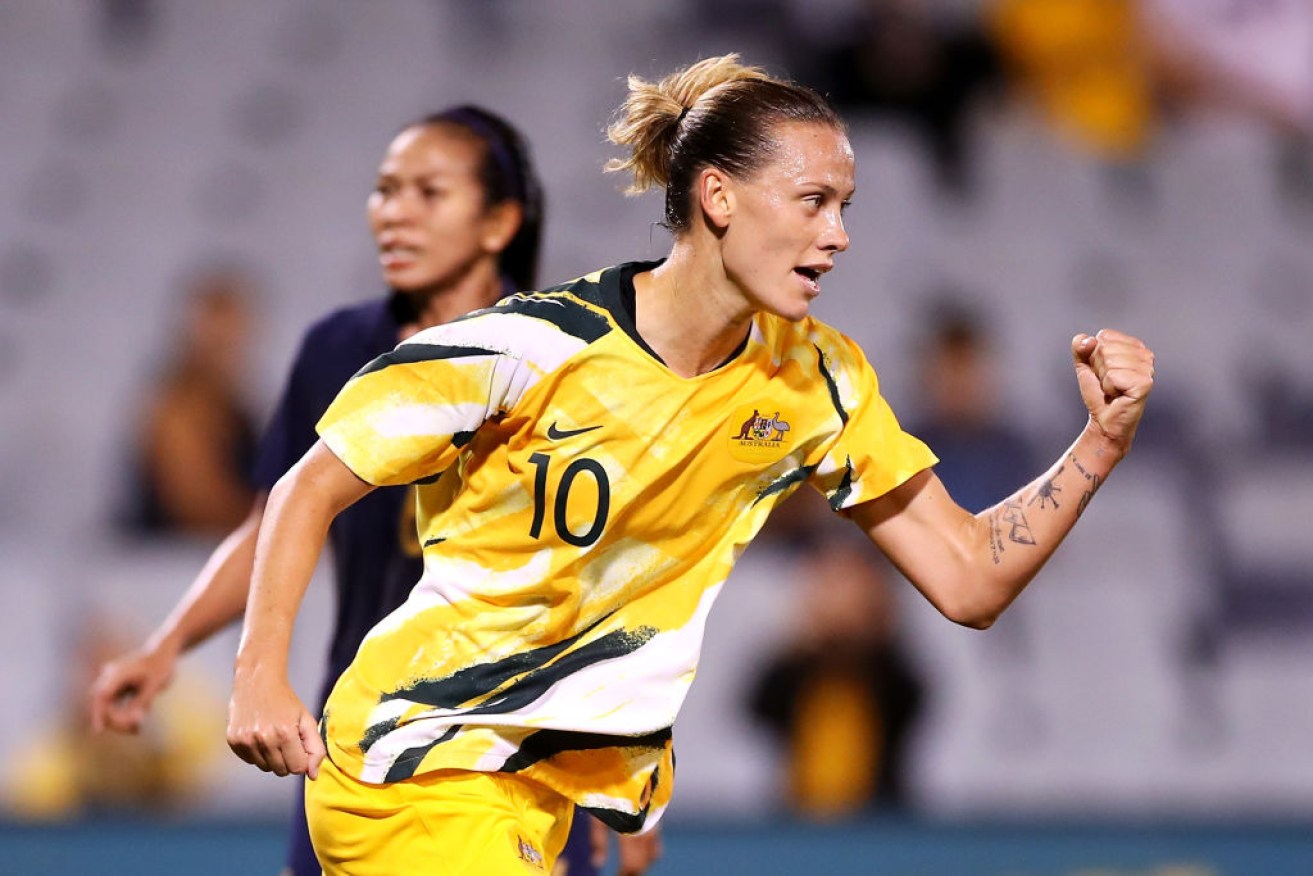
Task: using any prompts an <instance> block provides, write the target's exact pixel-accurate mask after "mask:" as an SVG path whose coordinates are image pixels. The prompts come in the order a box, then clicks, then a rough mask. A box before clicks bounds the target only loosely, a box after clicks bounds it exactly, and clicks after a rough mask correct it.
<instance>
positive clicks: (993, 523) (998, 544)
mask: <svg viewBox="0 0 1313 876" xmlns="http://www.w3.org/2000/svg"><path fill="white" fill-rule="evenodd" d="M998 518H999V512H998V511H997V510H995V511H992V512H991V513H990V515H989V552H990V554H992V555H993V557H994V565H996V566H997V565H998V564H999V563H1001V562H1003V539H1002V535H1001V533H1000V532H999V526H998Z"/></svg>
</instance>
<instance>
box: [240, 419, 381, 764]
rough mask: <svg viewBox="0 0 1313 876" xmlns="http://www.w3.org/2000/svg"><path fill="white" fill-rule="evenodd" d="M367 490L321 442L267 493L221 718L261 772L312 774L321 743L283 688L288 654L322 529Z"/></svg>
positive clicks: (307, 717) (302, 709)
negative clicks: (229, 691) (227, 699)
mask: <svg viewBox="0 0 1313 876" xmlns="http://www.w3.org/2000/svg"><path fill="white" fill-rule="evenodd" d="M372 489H373V487H372V486H371V485H369V484H368V483H366V482H365V481H363V480H361V479H360V478H358V477H357V476H356V475H355V474H354V473H353V472H352V471H351V469H349V468H347V466H346V465H345V464H344V463H343V462H342V461H341V460H339V459H338V458H337V457H336V456H335V455H334V454H333V452H332V451H331V450H329V449H328V447H327V445H325V444H324V443H323V442H322V441H321V442H318V443H316V444H315V445H314V446H313V447H312V448H310V451H309V452H308V453H306V455H305V456H304V457H302V459H301V461H300V462H298V463H297V464H296V465H295V466H293V467H292V469H291V470H290V471H289V472H288V473H287V474H286V475H284V476H283V477H282V478H280V479H279V481H278V483H277V484H275V485H274V488H273V491H272V492H271V493H270V494H269V503H268V506H267V508H266V509H265V514H264V522H263V523H262V524H261V526H260V535H259V540H258V542H257V544H256V551H255V571H254V574H253V575H252V577H251V592H250V596H249V598H248V600H247V606H246V621H245V623H244V625H243V628H242V639H241V643H240V645H239V646H238V649H237V660H236V664H235V669H234V673H233V695H232V702H231V704H230V707H229V712H228V744H229V746H230V747H231V748H232V749H233V751H234V752H236V754H237V755H238V757H240V758H241V759H242V760H245V761H247V762H248V763H252V764H255V765H256V766H258V767H259V768H260V769H262V770H266V771H268V772H273V773H276V774H278V775H280V776H282V775H287V774H288V773H306V774H307V775H309V776H310V777H311V778H314V777H315V776H317V775H318V767H319V761H320V760H321V759H322V758H323V753H324V747H323V742H322V741H321V740H320V738H319V734H318V731H317V730H316V722H315V719H314V718H313V717H311V716H310V714H309V712H308V711H307V710H306V708H305V706H304V704H302V702H301V701H300V699H299V698H298V697H297V696H296V693H295V692H294V691H293V690H292V687H291V683H290V682H289V681H288V678H287V657H288V651H289V649H290V648H291V643H292V630H293V627H294V626H295V623H296V614H297V611H298V610H299V608H300V605H301V600H302V598H303V597H304V596H305V591H306V587H307V586H308V585H309V583H310V578H311V576H312V575H313V574H314V570H315V565H316V564H317V562H318V560H319V554H320V553H321V551H322V550H323V547H324V542H325V541H326V540H327V537H328V526H329V524H330V523H332V521H333V518H334V517H336V516H337V515H338V514H339V513H341V512H342V511H343V510H345V509H346V508H348V507H350V506H351V505H352V504H353V503H355V502H357V501H359V500H360V499H361V498H362V497H364V496H365V495H366V494H367V493H368V492H369V491H370V490H372Z"/></svg>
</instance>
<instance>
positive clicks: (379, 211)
mask: <svg viewBox="0 0 1313 876" xmlns="http://www.w3.org/2000/svg"><path fill="white" fill-rule="evenodd" d="M377 197H378V201H377V203H376V204H375V205H374V211H373V212H374V216H375V218H376V219H377V221H378V223H379V224H380V225H383V226H390V225H399V224H402V223H404V222H406V221H408V220H409V219H410V218H411V217H412V216H413V215H414V210H413V209H412V207H413V202H414V199H413V198H410V197H408V196H407V195H406V193H405V192H393V193H391V194H388V195H379V196H377Z"/></svg>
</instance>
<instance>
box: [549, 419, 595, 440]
mask: <svg viewBox="0 0 1313 876" xmlns="http://www.w3.org/2000/svg"><path fill="white" fill-rule="evenodd" d="M600 428H602V427H601V426H586V427H584V428H583V429H558V428H556V421H555V420H553V421H552V424H551V425H550V426H548V427H547V437H548V438H550V439H552V440H553V441H560V440H561V439H562V438H572V437H574V436H575V435H582V434H584V433H585V432H591V431H593V430H594V429H600Z"/></svg>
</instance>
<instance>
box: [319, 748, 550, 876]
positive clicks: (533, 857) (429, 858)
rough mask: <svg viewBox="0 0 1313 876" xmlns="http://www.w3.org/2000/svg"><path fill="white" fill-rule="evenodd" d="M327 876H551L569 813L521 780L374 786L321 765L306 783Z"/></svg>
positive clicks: (439, 775)
mask: <svg viewBox="0 0 1313 876" xmlns="http://www.w3.org/2000/svg"><path fill="white" fill-rule="evenodd" d="M305 810H306V818H307V820H308V821H309V823H310V839H311V842H313V843H314V847H315V854H316V855H318V856H319V863H320V866H322V867H323V868H324V873H325V874H326V876H396V874H400V873H415V874H426V876H428V874H432V876H549V874H550V873H551V872H552V867H553V865H554V864H555V862H556V858H557V856H558V855H560V853H561V850H562V849H563V848H564V847H565V840H566V837H567V836H568V835H569V833H570V819H571V818H572V816H573V814H574V804H573V803H571V802H570V801H569V800H567V799H566V798H565V797H562V796H561V795H560V794H558V793H556V792H555V791H552V790H550V789H549V788H546V787H544V786H543V785H540V784H538V783H537V782H532V781H529V780H528V779H524V778H521V777H519V776H514V775H508V774H503V773H480V772H474V771H467V770H438V771H435V772H431V773H425V774H423V775H419V776H416V777H414V778H411V779H407V780H405V781H401V782H394V783H391V784H386V785H371V784H367V783H364V782H360V781H357V780H356V779H354V778H352V777H350V776H348V775H346V774H345V773H343V772H342V771H341V770H339V769H338V768H337V767H336V766H334V765H333V762H332V761H331V760H329V759H328V758H324V760H323V761H322V762H321V763H320V765H319V777H318V778H317V779H315V780H314V781H313V782H309V781H308V782H306V783H305Z"/></svg>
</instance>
